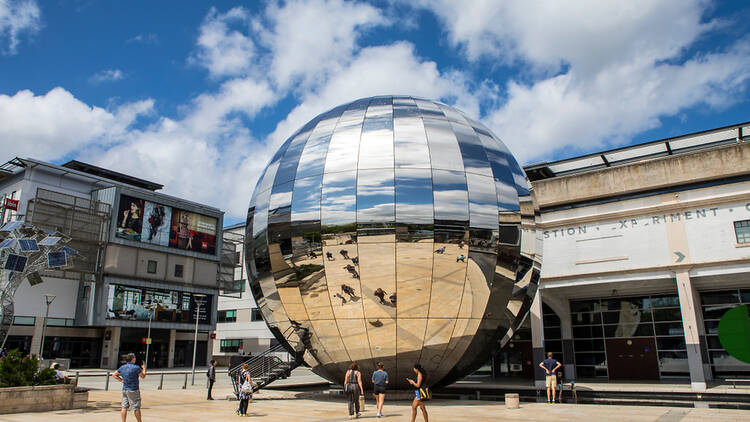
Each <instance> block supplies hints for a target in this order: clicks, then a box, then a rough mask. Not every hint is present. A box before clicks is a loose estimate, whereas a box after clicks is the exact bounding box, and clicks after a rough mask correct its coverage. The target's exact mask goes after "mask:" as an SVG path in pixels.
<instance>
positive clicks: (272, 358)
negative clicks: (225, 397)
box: [227, 327, 302, 397]
mask: <svg viewBox="0 0 750 422" xmlns="http://www.w3.org/2000/svg"><path fill="white" fill-rule="evenodd" d="M290 328H294V327H290ZM287 332H289V330H287ZM287 332H285V333H284V338H285V339H286V340H287V342H288V344H290V345H292V349H293V350H296V349H297V348H296V347H294V345H295V344H297V342H296V341H293V340H290V339H289V337H290V336H291V334H293V333H294V332H293V331H291V332H289V333H288V334H287ZM245 364H247V365H248V369H247V370H248V372H249V373H250V377H251V378H252V380H253V384H255V388H254V391H258V390H259V389H261V388H263V387H265V386H267V385H268V384H270V383H272V382H274V381H276V380H277V379H282V378H287V377H288V376H289V375H290V374H291V372H292V370H293V369H295V368H296V367H298V366H300V365H301V364H302V356H301V353H290V352H289V351H288V350H287V348H286V346H285V345H284V344H277V345H275V346H273V347H271V348H269V349H268V350H266V351H264V352H262V353H260V354H257V355H254V356H251V357H249V358H248V359H247V360H245V361H244V362H242V363H241V364H239V365H236V366H234V367H232V368H230V369H229V370H228V371H227V375H229V378H230V379H231V381H232V387H233V389H234V394H235V396H237V397H239V395H240V382H239V378H240V373H241V372H242V366H243V365H245Z"/></svg>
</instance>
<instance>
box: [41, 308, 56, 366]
mask: <svg viewBox="0 0 750 422" xmlns="http://www.w3.org/2000/svg"><path fill="white" fill-rule="evenodd" d="M56 297H57V296H55V295H51V294H45V295H44V301H45V302H46V303H47V312H46V313H45V314H44V324H43V325H42V343H41V344H40V345H39V360H42V359H44V357H42V352H43V351H44V331H45V330H47V318H49V305H51V304H52V302H54V300H55V298H56Z"/></svg>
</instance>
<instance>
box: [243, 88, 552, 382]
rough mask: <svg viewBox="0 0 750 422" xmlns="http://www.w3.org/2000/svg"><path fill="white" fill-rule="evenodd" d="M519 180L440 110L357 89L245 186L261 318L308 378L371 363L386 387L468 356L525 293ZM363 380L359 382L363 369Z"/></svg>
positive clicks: (496, 342)
mask: <svg viewBox="0 0 750 422" xmlns="http://www.w3.org/2000/svg"><path fill="white" fill-rule="evenodd" d="M534 223H535V222H534V201H533V194H532V192H531V191H530V185H529V183H528V181H527V179H526V176H525V174H524V172H523V170H522V169H521V167H520V166H519V165H518V163H517V162H516V160H515V159H514V158H513V156H512V155H511V154H510V152H509V151H508V149H507V148H506V147H505V145H504V144H503V143H502V142H501V141H500V140H499V139H498V138H497V137H496V136H495V135H493V134H492V132H490V131H489V129H487V128H486V127H485V126H483V125H482V124H481V123H479V122H477V121H475V120H473V119H471V118H469V117H467V116H466V115H464V114H463V113H461V112H460V111H458V110H456V109H455V108H452V107H450V106H447V105H445V104H442V103H439V102H436V101H429V100H424V99H419V98H412V97H398V96H393V97H391V96H384V97H372V98H364V99H360V100H357V101H354V102H351V103H348V104H344V105H341V106H339V107H336V108H334V109H332V110H330V111H328V112H325V113H323V114H321V115H319V116H317V117H315V118H314V119H313V120H311V121H310V122H309V123H307V124H306V125H305V126H303V127H302V128H301V129H300V130H298V131H297V132H296V133H295V134H294V135H292V136H291V137H290V138H289V139H288V140H287V141H286V142H285V143H284V144H283V145H282V146H281V147H280V148H279V150H278V151H277V152H276V154H275V155H274V156H273V158H272V159H271V161H270V163H269V164H268V166H267V167H266V169H265V171H264V173H263V175H262V176H261V178H260V180H259V181H258V184H257V186H256V187H255V191H254V193H253V197H252V199H251V202H250V208H249V210H248V218H247V235H246V245H245V251H246V254H247V257H246V258H247V259H246V262H247V263H248V274H249V276H250V279H251V288H252V292H253V295H254V296H255V299H256V301H257V303H258V306H259V307H260V310H261V312H262V314H263V316H264V319H265V320H266V322H267V324H268V326H269V327H270V329H271V330H272V331H273V333H274V335H275V336H276V338H277V339H279V341H282V342H283V343H285V344H288V346H289V348H290V350H291V349H295V351H297V352H299V353H301V354H303V355H304V359H305V361H306V362H307V363H308V364H309V365H310V366H311V367H312V368H313V370H314V371H315V372H316V373H318V374H319V375H321V376H323V377H325V378H328V379H330V380H332V381H334V382H336V383H341V382H342V380H343V376H344V373H345V372H346V369H347V368H348V364H349V363H350V362H351V361H357V362H358V363H359V365H360V367H361V369H362V371H363V374H364V375H363V376H364V377H368V376H369V373H371V372H372V371H374V370H375V367H376V364H377V362H378V361H382V362H383V363H384V364H385V367H386V370H388V371H389V372H390V374H391V376H390V379H391V385H390V387H391V388H408V385H407V383H406V381H405V378H406V377H410V376H412V369H411V368H412V366H413V364H414V363H417V362H419V363H421V365H422V366H423V367H424V368H425V370H426V371H427V373H428V383H429V384H430V385H438V384H446V383H449V382H452V381H454V380H456V379H458V378H460V377H462V376H465V375H467V374H469V373H471V372H472V371H474V370H475V369H476V368H478V367H479V366H480V365H482V364H484V363H485V362H486V361H487V360H488V359H489V356H490V354H491V353H492V352H493V351H496V350H497V349H498V348H499V347H501V346H502V345H504V344H505V342H507V341H508V340H509V339H510V337H511V336H512V334H513V332H514V330H515V329H516V328H518V326H519V325H520V324H521V322H522V320H523V318H524V317H525V315H526V313H527V311H528V308H529V306H530V302H531V299H532V298H533V296H534V295H535V293H536V286H537V281H538V277H539V270H540V266H541V253H539V254H537V253H536V251H539V252H541V246H540V245H541V240H540V239H538V238H537V236H536V231H535V225H534ZM368 379H369V378H368Z"/></svg>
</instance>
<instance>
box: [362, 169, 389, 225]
mask: <svg viewBox="0 0 750 422" xmlns="http://www.w3.org/2000/svg"><path fill="white" fill-rule="evenodd" d="M393 179H394V175H393V173H391V172H387V171H381V170H360V171H359V174H358V175H357V222H358V223H359V224H360V225H363V224H373V223H392V222H393V221H394V219H395V214H394V200H395V198H394V180H393Z"/></svg>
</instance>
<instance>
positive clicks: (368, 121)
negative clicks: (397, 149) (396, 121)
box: [359, 98, 393, 169]
mask: <svg viewBox="0 0 750 422" xmlns="http://www.w3.org/2000/svg"><path fill="white" fill-rule="evenodd" d="M359 168H360V169H375V168H393V106H392V105H391V104H390V98H385V99H383V98H375V99H373V100H372V101H371V102H370V105H369V107H368V108H367V114H366V115H365V121H364V124H363V125H362V138H361V141H360V145H359Z"/></svg>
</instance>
